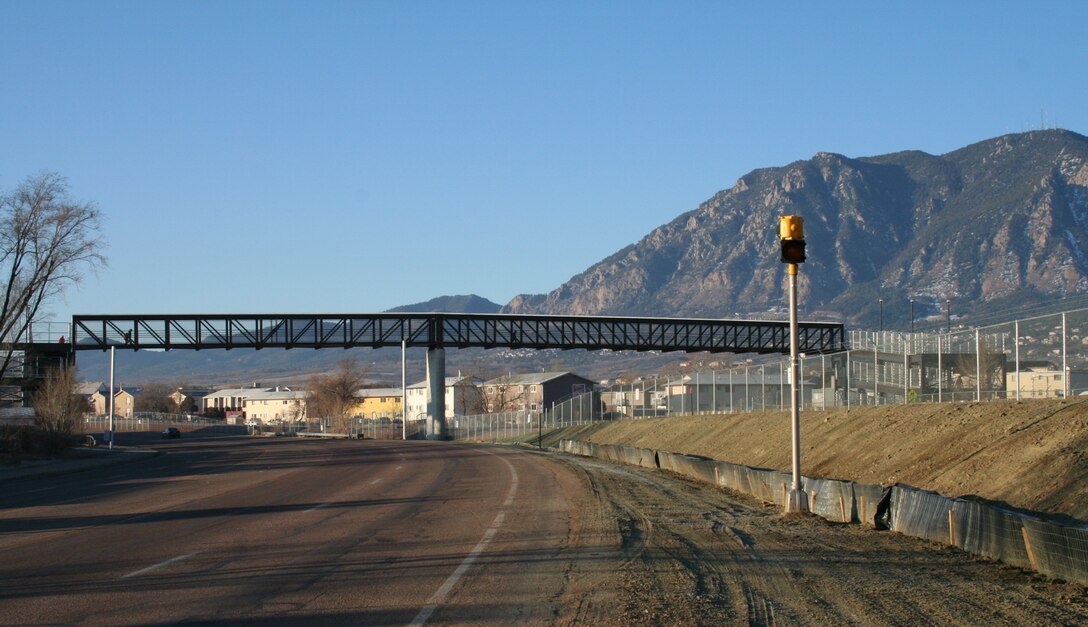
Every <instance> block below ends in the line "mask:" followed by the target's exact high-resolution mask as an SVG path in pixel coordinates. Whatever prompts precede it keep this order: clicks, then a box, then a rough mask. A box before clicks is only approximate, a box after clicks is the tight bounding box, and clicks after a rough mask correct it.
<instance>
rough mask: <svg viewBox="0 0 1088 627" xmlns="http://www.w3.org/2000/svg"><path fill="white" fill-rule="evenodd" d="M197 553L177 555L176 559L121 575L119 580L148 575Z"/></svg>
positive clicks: (172, 558)
mask: <svg viewBox="0 0 1088 627" xmlns="http://www.w3.org/2000/svg"><path fill="white" fill-rule="evenodd" d="M197 553H200V551H196V552H194V553H186V554H185V555H179V556H177V557H171V558H170V559H168V560H166V561H165V562H159V563H158V564H155V565H154V566H148V567H147V568H141V569H140V570H134V571H132V572H131V573H129V574H127V575H123V576H122V577H121V579H128V578H129V577H139V576H140V575H145V574H147V573H149V572H151V571H153V570H157V569H159V568H162V567H163V566H169V565H171V564H176V563H177V562H180V561H181V560H185V559H189V558H190V557H192V556H194V555H196V554H197Z"/></svg>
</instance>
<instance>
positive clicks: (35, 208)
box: [0, 172, 106, 377]
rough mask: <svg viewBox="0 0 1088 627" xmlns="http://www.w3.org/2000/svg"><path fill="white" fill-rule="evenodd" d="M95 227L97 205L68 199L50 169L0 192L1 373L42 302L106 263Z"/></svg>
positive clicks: (60, 179)
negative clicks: (15, 186) (6, 190)
mask: <svg viewBox="0 0 1088 627" xmlns="http://www.w3.org/2000/svg"><path fill="white" fill-rule="evenodd" d="M99 229H100V214H99V212H98V209H97V208H96V207H95V206H94V204H93V203H89V202H87V203H78V202H75V201H73V200H71V199H70V198H69V197H68V184H67V181H65V179H64V178H63V177H62V176H60V175H59V174H56V173H55V172H43V173H41V174H39V175H37V176H32V177H29V178H27V179H26V181H24V182H23V183H22V184H21V185H19V186H18V187H17V188H15V190H14V191H12V192H11V193H9V194H4V195H0V277H2V280H3V284H2V285H0V291H2V293H3V298H2V300H0V342H2V345H3V349H2V351H0V377H3V376H4V374H5V373H6V372H7V370H8V367H9V366H10V365H11V361H12V352H13V349H14V347H13V346H12V344H13V343H14V342H16V341H18V340H19V339H20V338H21V337H22V336H23V335H24V334H25V333H26V330H27V327H28V326H29V325H30V324H31V323H33V321H34V318H35V317H36V316H37V315H38V312H39V311H40V310H41V307H42V305H43V304H44V303H46V302H48V301H49V299H51V298H52V297H55V296H57V295H58V294H60V293H61V292H63V291H64V290H65V289H66V288H67V287H69V286H70V285H72V284H74V283H77V282H79V281H80V279H81V278H82V276H83V272H85V271H87V270H91V271H96V270H98V269H99V268H101V267H103V266H104V265H105V264H106V258H105V256H104V255H103V254H102V252H101V251H102V248H103V246H104V243H103V240H102V237H101V234H100V232H99Z"/></svg>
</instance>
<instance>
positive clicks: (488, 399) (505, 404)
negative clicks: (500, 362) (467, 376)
mask: <svg viewBox="0 0 1088 627" xmlns="http://www.w3.org/2000/svg"><path fill="white" fill-rule="evenodd" d="M480 387H481V389H482V390H483V401H484V404H485V407H486V411H487V412H512V411H523V412H529V413H532V414H538V413H540V412H542V411H544V410H545V409H547V408H549V407H551V406H552V404H553V403H556V402H559V401H562V400H564V399H566V398H568V397H570V396H573V395H576V394H582V393H585V392H591V391H593V387H594V384H593V381H592V380H590V379H587V378H585V377H583V376H580V375H577V374H574V373H573V372H535V373H529V374H508V375H504V376H501V377H496V378H494V379H491V380H490V381H485V382H484V383H483V384H482V385H481V386H480Z"/></svg>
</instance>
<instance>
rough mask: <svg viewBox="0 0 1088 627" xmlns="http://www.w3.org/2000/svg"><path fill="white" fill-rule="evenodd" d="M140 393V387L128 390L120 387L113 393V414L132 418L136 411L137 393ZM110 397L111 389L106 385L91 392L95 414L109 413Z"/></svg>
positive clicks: (91, 401) (103, 414) (91, 402)
mask: <svg viewBox="0 0 1088 627" xmlns="http://www.w3.org/2000/svg"><path fill="white" fill-rule="evenodd" d="M139 393H140V389H139V388H130V389H128V390H126V389H124V388H123V387H118V388H117V391H116V392H114V394H113V415H114V416H120V417H122V418H132V415H133V413H135V411H136V395H137V394H139ZM109 398H110V395H109V389H108V388H107V387H106V386H104V385H103V386H102V387H101V389H98V390H96V391H95V392H94V393H93V394H91V397H90V404H91V407H92V408H93V411H94V413H95V415H97V416H105V415H107V414H109Z"/></svg>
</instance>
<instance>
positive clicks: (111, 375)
mask: <svg viewBox="0 0 1088 627" xmlns="http://www.w3.org/2000/svg"><path fill="white" fill-rule="evenodd" d="M113 399H114V394H113V347H112V346H110V437H109V440H110V448H111V449H112V448H113Z"/></svg>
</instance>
